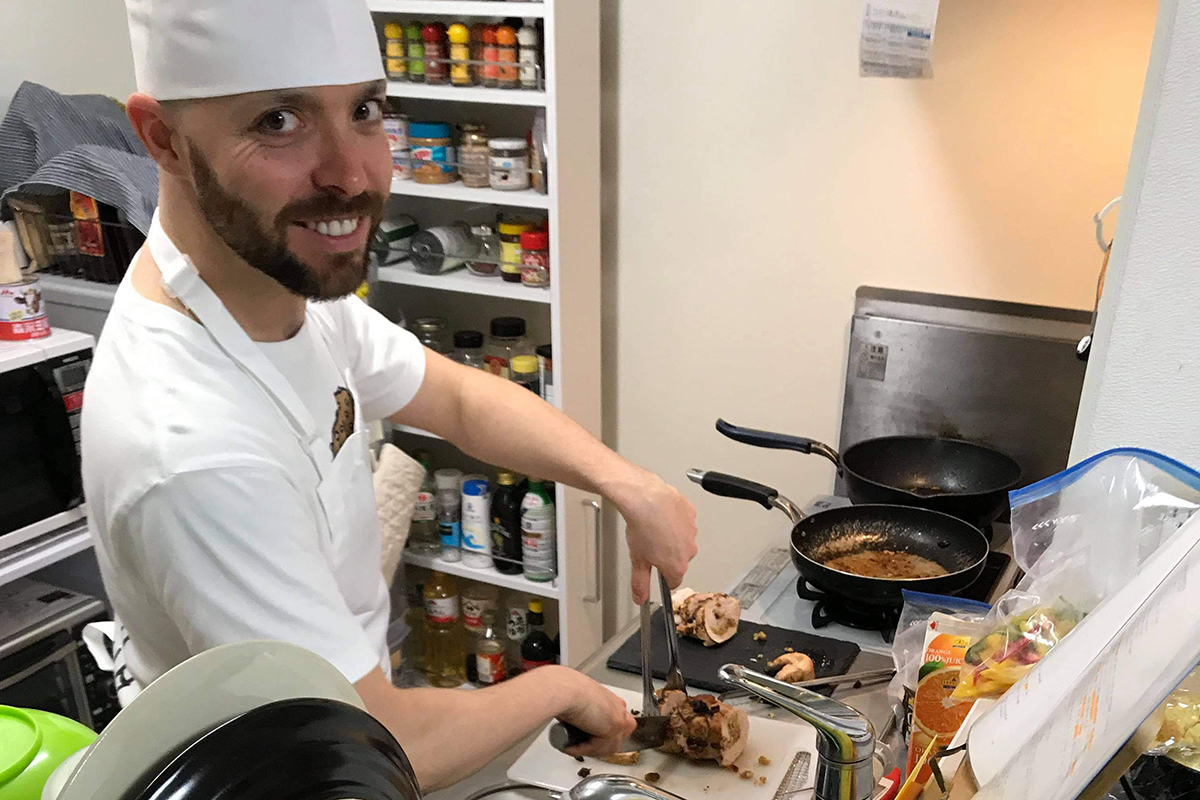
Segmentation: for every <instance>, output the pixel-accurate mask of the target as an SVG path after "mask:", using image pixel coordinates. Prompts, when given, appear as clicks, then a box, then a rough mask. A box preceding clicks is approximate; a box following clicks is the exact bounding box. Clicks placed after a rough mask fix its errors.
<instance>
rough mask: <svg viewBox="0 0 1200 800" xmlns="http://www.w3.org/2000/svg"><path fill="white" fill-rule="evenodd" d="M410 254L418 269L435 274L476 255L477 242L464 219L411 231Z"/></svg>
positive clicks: (428, 273)
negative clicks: (415, 231) (413, 232)
mask: <svg viewBox="0 0 1200 800" xmlns="http://www.w3.org/2000/svg"><path fill="white" fill-rule="evenodd" d="M410 246H411V248H412V255H411V256H410V258H411V260H412V263H413V266H414V267H415V268H416V270H417V272H423V273H425V274H427V275H438V274H440V273H442V272H448V271H450V270H452V269H457V268H458V267H461V266H462V265H463V264H465V263H466V262H467V259H469V258H471V257H473V256H475V255H476V254H477V250H478V247H479V245H478V243H477V242H476V241H475V238H474V237H473V236H471V229H470V227H468V226H467V223H465V222H451V223H450V224H449V225H438V226H437V227H435V228H426V229H425V230H423V231H418V232H417V233H415V234H413V237H412V244H411V245H410Z"/></svg>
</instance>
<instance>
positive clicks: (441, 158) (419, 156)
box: [408, 122, 458, 183]
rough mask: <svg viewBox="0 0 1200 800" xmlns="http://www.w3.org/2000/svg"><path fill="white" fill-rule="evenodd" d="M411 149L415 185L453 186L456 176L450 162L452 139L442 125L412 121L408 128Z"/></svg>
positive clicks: (447, 126)
mask: <svg viewBox="0 0 1200 800" xmlns="http://www.w3.org/2000/svg"><path fill="white" fill-rule="evenodd" d="M408 142H409V145H410V146H411V147H412V166H413V180H415V181H416V182H417V183H453V182H454V181H455V180H456V179H457V178H458V173H457V171H456V169H455V167H454V164H453V163H452V162H453V158H452V156H453V153H454V147H453V140H452V139H451V138H450V126H449V125H447V124H446V123H445V122H414V123H412V124H410V125H409V126H408Z"/></svg>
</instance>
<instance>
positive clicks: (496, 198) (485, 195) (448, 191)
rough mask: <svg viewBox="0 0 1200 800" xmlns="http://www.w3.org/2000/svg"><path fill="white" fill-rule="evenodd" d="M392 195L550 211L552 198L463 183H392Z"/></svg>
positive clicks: (529, 191) (527, 192)
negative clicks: (480, 187) (481, 187)
mask: <svg viewBox="0 0 1200 800" xmlns="http://www.w3.org/2000/svg"><path fill="white" fill-rule="evenodd" d="M392 194H394V195H402V196H404V197H430V198H433V199H435V200H456V201H458V202H461V203H486V204H490V205H494V206H512V207H513V208H540V209H548V208H550V206H551V202H552V201H551V197H550V195H548V194H539V193H538V192H535V191H534V190H533V189H525V190H523V191H520V192H501V191H497V190H496V189H472V188H471V187H469V186H463V185H462V184H461V183H417V182H416V181H398V180H396V181H392Z"/></svg>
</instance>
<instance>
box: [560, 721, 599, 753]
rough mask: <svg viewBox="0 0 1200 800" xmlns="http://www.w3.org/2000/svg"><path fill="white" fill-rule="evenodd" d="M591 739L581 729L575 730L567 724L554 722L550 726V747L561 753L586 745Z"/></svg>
mask: <svg viewBox="0 0 1200 800" xmlns="http://www.w3.org/2000/svg"><path fill="white" fill-rule="evenodd" d="M592 738H593V737H592V735H591V734H590V733H588V732H587V731H585V730H584V729H583V728H577V727H575V726H574V725H572V724H571V723H569V722H556V723H554V724H553V725H551V726H550V746H551V747H553V748H554V749H555V750H558V751H560V752H563V753H565V752H566V751H567V749H568V748H571V747H578V746H579V745H581V744H587V743H588V742H590V741H591V740H592Z"/></svg>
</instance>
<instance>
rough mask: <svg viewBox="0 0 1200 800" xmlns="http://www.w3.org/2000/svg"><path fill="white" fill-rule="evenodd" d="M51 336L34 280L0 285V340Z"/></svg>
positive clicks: (40, 294) (40, 293)
mask: <svg viewBox="0 0 1200 800" xmlns="http://www.w3.org/2000/svg"><path fill="white" fill-rule="evenodd" d="M49 335H50V321H49V320H48V319H46V306H45V304H43V303H42V289H41V286H39V285H38V282H37V278H30V279H28V280H24V281H17V282H16V283H2V284H0V339H7V340H10V341H20V340H22V339H41V338H42V337H43V336H49Z"/></svg>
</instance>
